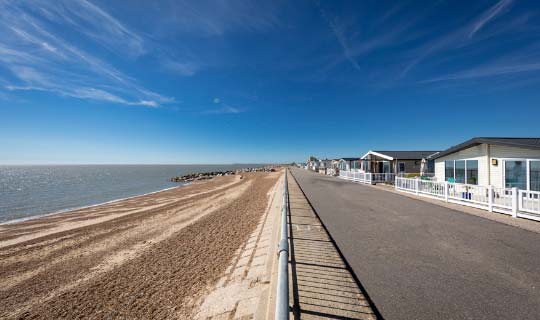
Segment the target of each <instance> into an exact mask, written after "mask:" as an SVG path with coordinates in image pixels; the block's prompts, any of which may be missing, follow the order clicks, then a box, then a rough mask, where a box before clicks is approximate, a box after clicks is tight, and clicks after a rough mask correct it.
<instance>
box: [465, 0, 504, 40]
mask: <svg viewBox="0 0 540 320" xmlns="http://www.w3.org/2000/svg"><path fill="white" fill-rule="evenodd" d="M512 2H513V0H500V1H499V2H497V3H496V4H495V5H494V6H492V7H491V8H489V9H488V10H487V11H486V12H484V13H483V14H482V15H481V16H480V17H478V19H476V20H475V21H473V23H472V25H471V26H470V31H469V35H468V37H469V39H470V38H472V37H473V36H474V34H475V33H477V32H478V31H479V30H480V29H482V27H483V26H484V25H486V24H487V23H488V22H490V21H491V20H493V19H495V17H497V15H500V14H501V13H502V12H503V11H504V10H506V9H507V8H508V7H509V6H510V5H511V4H512Z"/></svg>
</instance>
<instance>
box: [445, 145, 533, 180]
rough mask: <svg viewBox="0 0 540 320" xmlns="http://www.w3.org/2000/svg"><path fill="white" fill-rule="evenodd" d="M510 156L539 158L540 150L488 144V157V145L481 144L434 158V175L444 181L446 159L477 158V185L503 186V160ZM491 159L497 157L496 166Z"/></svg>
mask: <svg viewBox="0 0 540 320" xmlns="http://www.w3.org/2000/svg"><path fill="white" fill-rule="evenodd" d="M511 158H518V159H540V150H531V149H524V148H517V147H505V146H496V145H490V146H489V157H488V145H487V144H481V145H478V146H475V147H471V148H468V149H465V150H461V151H459V152H456V153H453V154H449V155H447V156H444V157H442V158H438V159H436V160H435V177H436V178H437V181H444V161H446V160H478V185H484V186H487V185H489V184H491V185H493V186H495V187H497V188H503V187H504V180H503V177H504V175H503V171H504V162H503V161H504V160H505V159H511ZM491 159H497V162H498V163H497V165H496V166H494V165H492V164H491ZM488 172H489V176H488Z"/></svg>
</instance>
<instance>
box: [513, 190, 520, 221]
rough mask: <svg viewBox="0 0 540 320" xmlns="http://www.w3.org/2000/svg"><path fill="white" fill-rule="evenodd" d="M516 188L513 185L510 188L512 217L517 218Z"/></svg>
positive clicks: (517, 195) (517, 196)
mask: <svg viewBox="0 0 540 320" xmlns="http://www.w3.org/2000/svg"><path fill="white" fill-rule="evenodd" d="M518 198H519V194H518V188H516V187H513V188H512V217H514V218H517V211H518Z"/></svg>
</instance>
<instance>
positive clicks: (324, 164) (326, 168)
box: [319, 159, 332, 174]
mask: <svg viewBox="0 0 540 320" xmlns="http://www.w3.org/2000/svg"><path fill="white" fill-rule="evenodd" d="M331 170H332V160H330V159H324V160H319V173H322V174H328V173H329V172H330V171H331Z"/></svg>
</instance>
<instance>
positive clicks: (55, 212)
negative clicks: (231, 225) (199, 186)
mask: <svg viewBox="0 0 540 320" xmlns="http://www.w3.org/2000/svg"><path fill="white" fill-rule="evenodd" d="M190 184H191V183H189V182H187V183H184V184H182V185H179V186H176V187H169V188H165V189H160V190H157V191H152V192H147V193H142V194H137V195H134V196H129V197H124V198H118V199H113V200H109V201H105V202H100V203H95V204H91V205H87V206H80V207H73V208H67V209H62V210H58V211H53V212H48V213H43V214H39V215H35V216H30V217H24V218H17V219H13V220H8V221H4V222H0V226H4V225H10V224H14V223H19V222H24V221H29V220H34V219H39V218H43V217H50V216H53V215H57V214H63V213H68V212H70V211H76V210H81V209H88V208H93V207H98V206H102V205H106V204H111V203H115V202H118V201H123V200H129V199H133V198H137V197H143V196H147V195H151V194H154V193H158V192H163V191H167V190H172V189H175V188H182V187H184V186H187V185H190Z"/></svg>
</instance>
